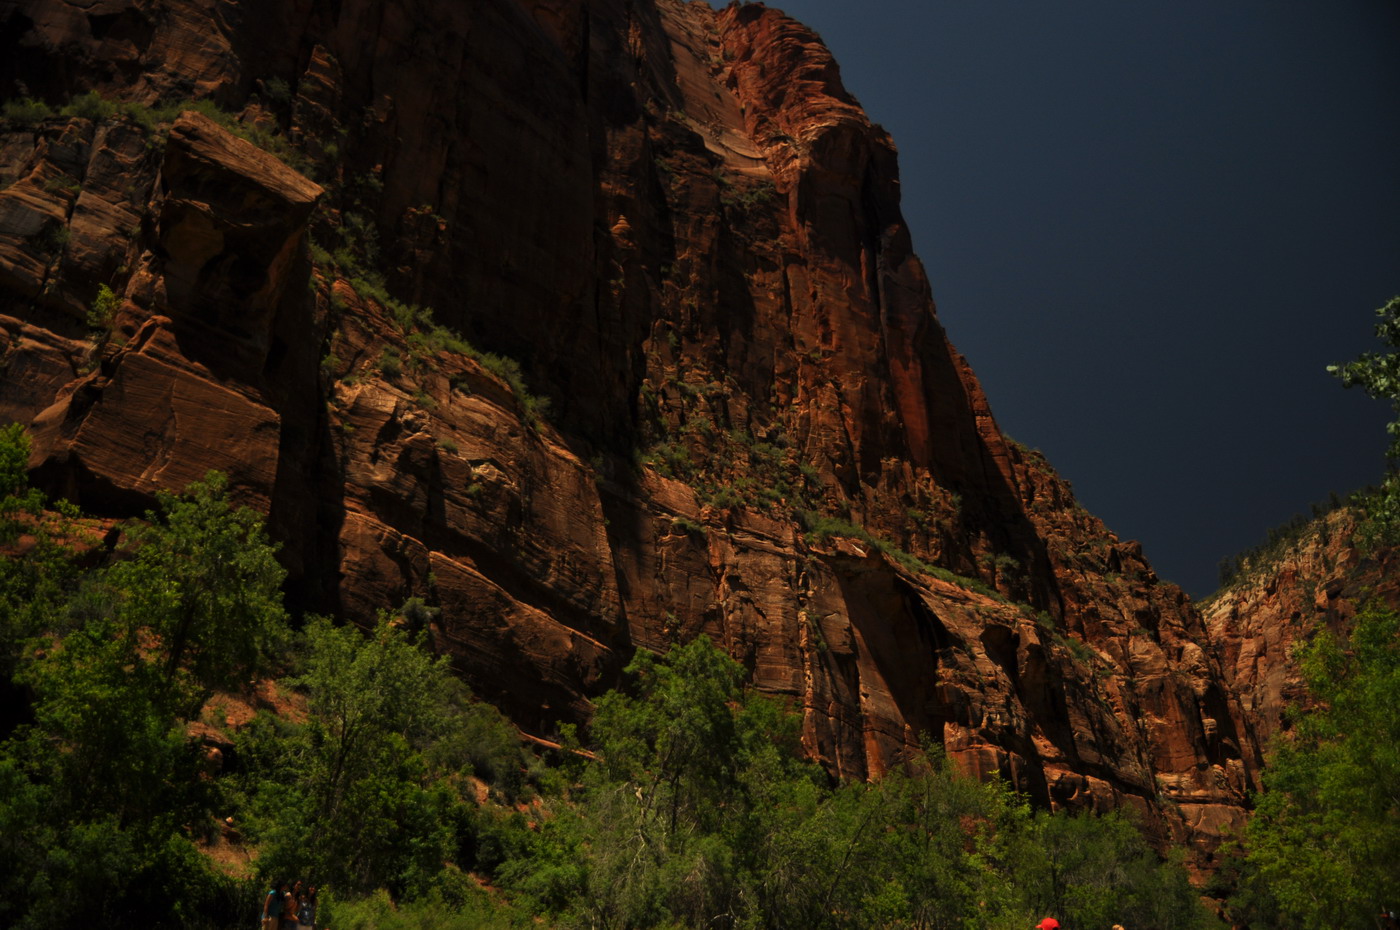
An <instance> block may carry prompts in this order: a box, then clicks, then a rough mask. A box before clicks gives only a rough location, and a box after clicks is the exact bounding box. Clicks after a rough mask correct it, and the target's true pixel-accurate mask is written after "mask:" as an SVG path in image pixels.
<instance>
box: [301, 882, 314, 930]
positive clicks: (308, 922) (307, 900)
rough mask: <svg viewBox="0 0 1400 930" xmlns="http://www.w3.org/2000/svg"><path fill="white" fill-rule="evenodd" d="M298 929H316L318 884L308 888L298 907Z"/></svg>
mask: <svg viewBox="0 0 1400 930" xmlns="http://www.w3.org/2000/svg"><path fill="white" fill-rule="evenodd" d="M297 930H316V886H315V885H312V886H311V887H309V888H307V889H306V894H304V895H302V896H301V906H300V907H298V908H297Z"/></svg>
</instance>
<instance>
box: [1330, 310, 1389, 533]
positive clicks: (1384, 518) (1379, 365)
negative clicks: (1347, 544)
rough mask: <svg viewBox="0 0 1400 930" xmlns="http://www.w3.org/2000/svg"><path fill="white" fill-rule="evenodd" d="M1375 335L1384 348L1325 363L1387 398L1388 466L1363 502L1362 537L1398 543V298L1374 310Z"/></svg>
mask: <svg viewBox="0 0 1400 930" xmlns="http://www.w3.org/2000/svg"><path fill="white" fill-rule="evenodd" d="M1376 316H1377V318H1378V320H1379V322H1377V323H1376V336H1377V337H1378V338H1379V339H1380V340H1381V342H1382V343H1384V345H1385V347H1386V349H1387V351H1384V352H1366V353H1363V354H1362V355H1361V357H1360V358H1358V359H1356V360H1355V361H1351V362H1347V363H1346V364H1345V365H1329V366H1327V370H1328V372H1330V373H1331V374H1333V375H1335V376H1336V377H1338V378H1340V379H1341V382H1342V384H1343V386H1345V387H1348V388H1351V387H1359V388H1361V389H1362V390H1364V391H1365V392H1366V393H1367V394H1369V395H1370V396H1371V397H1374V398H1377V399H1378V400H1384V401H1388V402H1389V403H1390V406H1391V410H1392V411H1393V412H1394V413H1395V419H1393V420H1391V421H1390V422H1389V423H1387V424H1386V432H1388V433H1389V434H1390V446H1389V447H1388V448H1387V450H1386V456H1387V458H1388V459H1389V460H1390V465H1391V468H1390V470H1389V472H1388V474H1387V475H1386V478H1385V481H1384V483H1383V484H1382V485H1381V490H1380V491H1379V492H1378V493H1377V494H1375V495H1373V496H1372V497H1371V499H1370V500H1369V501H1368V502H1367V506H1366V510H1367V516H1368V518H1369V519H1368V522H1367V525H1366V527H1365V528H1364V529H1365V534H1366V536H1367V537H1368V538H1369V539H1370V540H1371V541H1372V543H1373V544H1374V543H1375V542H1377V541H1380V542H1385V543H1389V544H1394V543H1396V542H1400V474H1397V473H1396V471H1395V468H1396V466H1397V465H1400V297H1392V298H1391V299H1390V301H1389V302H1388V303H1386V305H1385V306H1384V307H1381V308H1380V309H1379V310H1377V311H1376Z"/></svg>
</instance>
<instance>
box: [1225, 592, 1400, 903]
mask: <svg viewBox="0 0 1400 930" xmlns="http://www.w3.org/2000/svg"><path fill="white" fill-rule="evenodd" d="M1299 658H1300V662H1301V667H1302V670H1303V674H1304V677H1305V679H1306V681H1307V684H1308V689H1309V691H1310V692H1311V694H1312V696H1313V698H1314V700H1315V701H1316V702H1317V704H1316V707H1315V709H1314V710H1312V711H1311V712H1309V713H1305V714H1300V715H1298V720H1297V725H1296V726H1295V727H1294V732H1293V734H1292V735H1291V737H1289V738H1286V739H1282V740H1280V741H1279V744H1278V745H1277V747H1276V748H1275V750H1274V753H1273V755H1272V757H1271V759H1270V761H1269V766H1268V768H1267V770H1266V771H1265V774H1264V785H1265V790H1264V792H1263V793H1262V794H1261V795H1260V796H1259V798H1258V805H1257V809H1256V811H1255V813H1254V816H1253V818H1252V819H1251V820H1250V823H1249V827H1248V830H1247V832H1246V838H1245V839H1246V849H1247V856H1246V861H1245V865H1244V875H1243V877H1242V881H1241V885H1242V887H1241V890H1240V892H1239V894H1238V895H1237V900H1236V906H1237V907H1238V909H1239V910H1240V911H1241V913H1242V916H1244V917H1246V918H1248V919H1250V922H1251V923H1252V924H1254V925H1256V926H1271V927H1281V928H1299V930H1303V928H1307V930H1315V928H1316V930H1321V928H1346V927H1355V928H1358V930H1359V928H1365V927H1372V926H1374V921H1373V915H1374V914H1376V913H1377V912H1379V911H1380V910H1381V909H1383V908H1385V909H1390V908H1393V907H1396V906H1397V904H1396V900H1395V897H1396V894H1397V889H1400V700H1397V698H1396V696H1397V695H1400V613H1396V612H1395V611H1392V610H1386V609H1384V608H1381V607H1379V606H1376V605H1372V606H1370V607H1368V608H1367V609H1365V610H1363V611H1362V612H1361V614H1360V615H1359V616H1358V617H1357V621H1356V626H1355V627H1354V629H1353V630H1352V633H1351V636H1350V637H1348V638H1341V637H1338V636H1336V635H1333V634H1331V633H1329V632H1326V631H1323V632H1321V633H1319V634H1318V635H1317V636H1316V637H1315V638H1314V639H1313V640H1312V642H1310V643H1308V644H1307V645H1306V646H1305V647H1304V648H1303V649H1302V650H1301V651H1300V653H1299Z"/></svg>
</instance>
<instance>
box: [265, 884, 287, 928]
mask: <svg viewBox="0 0 1400 930" xmlns="http://www.w3.org/2000/svg"><path fill="white" fill-rule="evenodd" d="M286 894H287V883H286V882H283V883H282V884H280V885H278V884H276V883H273V885H272V887H271V888H269V889H268V890H267V894H266V895H264V896H263V906H262V915H261V925H262V930H282V904H283V901H284V900H285V895H286Z"/></svg>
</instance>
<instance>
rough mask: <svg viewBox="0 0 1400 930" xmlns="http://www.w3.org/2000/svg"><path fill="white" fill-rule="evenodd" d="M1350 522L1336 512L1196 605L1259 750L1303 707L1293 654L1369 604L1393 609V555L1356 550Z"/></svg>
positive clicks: (1398, 592)
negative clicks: (1290, 709)
mask: <svg viewBox="0 0 1400 930" xmlns="http://www.w3.org/2000/svg"><path fill="white" fill-rule="evenodd" d="M1357 519H1358V518H1357V515H1356V513H1355V511H1354V510H1352V509H1341V510H1335V511H1333V512H1332V513H1329V514H1327V515H1326V516H1324V517H1321V518H1319V519H1317V520H1314V521H1313V522H1312V523H1311V524H1308V525H1307V526H1306V527H1304V528H1303V530H1302V531H1301V532H1299V533H1298V534H1297V535H1296V537H1295V538H1293V539H1290V540H1289V541H1287V542H1286V544H1281V545H1280V546H1279V547H1278V550H1279V551H1278V552H1276V553H1275V554H1274V555H1273V556H1272V557H1267V558H1260V557H1256V558H1255V559H1254V560H1252V561H1253V564H1249V565H1247V566H1246V568H1245V569H1243V570H1242V571H1241V572H1240V573H1239V574H1238V576H1237V577H1236V578H1235V579H1234V580H1233V581H1232V582H1231V583H1230V584H1229V585H1228V586H1226V587H1225V588H1224V589H1223V590H1222V591H1220V592H1218V593H1216V594H1215V595H1214V596H1212V597H1211V598H1210V599H1209V600H1207V601H1205V602H1203V603H1202V605H1201V612H1202V614H1203V615H1204V617H1205V622H1206V626H1207V628H1208V629H1209V630H1210V634H1211V640H1212V641H1213V642H1214V643H1215V644H1216V645H1215V648H1216V650H1217V652H1218V654H1219V656H1220V659H1221V663H1222V666H1223V668H1224V670H1225V674H1226V677H1227V678H1228V679H1229V680H1230V682H1231V685H1232V687H1233V689H1234V690H1235V691H1236V692H1237V693H1238V694H1239V695H1240V703H1241V706H1242V707H1243V709H1244V712H1245V714H1246V715H1247V716H1248V718H1249V719H1250V721H1251V722H1252V725H1253V728H1254V731H1255V733H1256V735H1257V738H1258V740H1259V743H1260V745H1261V746H1263V745H1267V744H1268V743H1269V741H1270V740H1272V739H1274V738H1275V737H1276V736H1278V735H1279V733H1280V732H1281V731H1282V730H1284V729H1285V728H1286V727H1287V725H1288V721H1287V719H1286V718H1285V717H1284V711H1285V710H1286V709H1287V708H1288V707H1289V706H1290V705H1298V704H1303V705H1306V704H1307V701H1308V694H1307V690H1306V687H1305V686H1304V684H1303V680H1302V676H1301V675H1300V674H1299V671H1298V668H1297V665H1296V664H1295V663H1294V661H1293V658H1292V651H1293V648H1294V646H1295V645H1296V644H1298V643H1299V641H1300V640H1305V639H1306V638H1307V637H1308V636H1310V635H1311V634H1312V633H1313V632H1314V631H1316V630H1318V629H1321V628H1327V629H1330V630H1333V631H1334V632H1339V633H1345V632H1346V631H1347V630H1349V629H1350V627H1351V623H1352V620H1353V619H1354V618H1355V616H1356V612H1357V610H1358V609H1360V608H1361V607H1362V606H1364V605H1365V604H1366V602H1367V601H1368V600H1370V599H1372V598H1375V599H1378V600H1379V601H1381V602H1382V603H1386V604H1390V605H1396V604H1400V571H1397V570H1396V569H1397V566H1396V555H1395V553H1394V551H1392V550H1390V549H1387V548H1384V547H1378V548H1376V549H1374V550H1372V551H1367V550H1365V549H1364V547H1362V546H1359V545H1358V543H1357V541H1356V529H1357Z"/></svg>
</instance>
